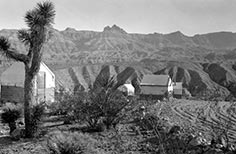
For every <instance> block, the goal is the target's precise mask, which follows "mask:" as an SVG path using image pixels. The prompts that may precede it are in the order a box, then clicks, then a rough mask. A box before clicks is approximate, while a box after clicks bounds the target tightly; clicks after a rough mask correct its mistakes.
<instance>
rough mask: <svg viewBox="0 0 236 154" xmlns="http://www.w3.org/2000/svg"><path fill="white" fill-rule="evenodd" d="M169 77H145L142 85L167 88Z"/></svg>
mask: <svg viewBox="0 0 236 154" xmlns="http://www.w3.org/2000/svg"><path fill="white" fill-rule="evenodd" d="M169 79H170V77H169V75H144V77H143V79H142V81H141V83H140V85H156V86H167V85H168V82H169Z"/></svg>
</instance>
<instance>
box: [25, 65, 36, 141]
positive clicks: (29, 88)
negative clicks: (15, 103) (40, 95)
mask: <svg viewBox="0 0 236 154" xmlns="http://www.w3.org/2000/svg"><path fill="white" fill-rule="evenodd" d="M29 70H30V69H29V67H28V66H27V65H26V66H25V86H24V100H25V102H24V118H25V137H28V138H31V137H32V136H33V132H32V125H31V106H32V104H33V103H34V101H35V99H34V77H33V75H30V73H29Z"/></svg>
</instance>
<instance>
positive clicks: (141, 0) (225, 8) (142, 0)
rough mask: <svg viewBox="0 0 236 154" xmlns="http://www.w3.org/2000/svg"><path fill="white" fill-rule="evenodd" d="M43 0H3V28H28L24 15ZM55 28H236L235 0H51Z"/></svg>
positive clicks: (196, 30)
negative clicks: (53, 8) (54, 11)
mask: <svg viewBox="0 0 236 154" xmlns="http://www.w3.org/2000/svg"><path fill="white" fill-rule="evenodd" d="M38 2H42V1H40V0H0V29H21V28H26V24H25V23H24V15H25V13H26V11H28V10H31V9H33V8H34V6H36V3H38ZM51 2H53V3H54V5H55V9H56V17H55V24H54V28H56V29H58V30H64V29H66V28H67V27H71V28H75V29H76V30H93V31H102V30H103V28H104V27H105V26H112V25H114V24H116V25H117V26H119V27H121V28H123V29H124V30H125V31H126V32H128V33H145V34H146V33H154V32H157V33H163V34H166V33H171V32H175V31H181V32H182V33H184V34H185V35H189V36H192V35H195V34H203V33H210V32H218V31H232V32H236V0H51Z"/></svg>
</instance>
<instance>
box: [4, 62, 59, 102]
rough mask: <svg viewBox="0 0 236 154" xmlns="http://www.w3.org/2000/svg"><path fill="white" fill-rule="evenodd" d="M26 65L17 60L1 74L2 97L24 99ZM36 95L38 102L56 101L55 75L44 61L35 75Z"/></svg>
mask: <svg viewBox="0 0 236 154" xmlns="http://www.w3.org/2000/svg"><path fill="white" fill-rule="evenodd" d="M24 80H25V66H24V64H23V63H19V62H16V63H14V64H12V65H11V66H10V67H9V68H8V69H6V70H5V71H4V72H3V73H2V75H1V98H3V99H7V100H13V101H17V102H19V101H23V98H24V92H23V91H24V89H23V88H24ZM34 80H35V86H34V95H35V98H36V101H37V102H40V101H46V102H54V97H55V75H54V73H53V72H52V71H51V70H50V69H49V68H48V67H47V66H46V65H45V64H44V63H43V62H42V63H41V64H40V69H39V73H38V74H37V75H36V77H35V79H34Z"/></svg>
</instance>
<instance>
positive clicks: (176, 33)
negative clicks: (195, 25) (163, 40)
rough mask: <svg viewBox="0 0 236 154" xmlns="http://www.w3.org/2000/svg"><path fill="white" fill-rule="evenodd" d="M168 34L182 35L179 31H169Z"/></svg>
mask: <svg viewBox="0 0 236 154" xmlns="http://www.w3.org/2000/svg"><path fill="white" fill-rule="evenodd" d="M170 35H184V34H183V33H182V32H181V31H176V32H173V33H170Z"/></svg>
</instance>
